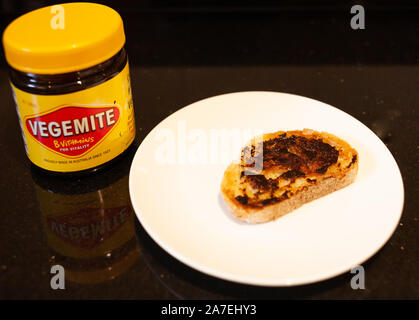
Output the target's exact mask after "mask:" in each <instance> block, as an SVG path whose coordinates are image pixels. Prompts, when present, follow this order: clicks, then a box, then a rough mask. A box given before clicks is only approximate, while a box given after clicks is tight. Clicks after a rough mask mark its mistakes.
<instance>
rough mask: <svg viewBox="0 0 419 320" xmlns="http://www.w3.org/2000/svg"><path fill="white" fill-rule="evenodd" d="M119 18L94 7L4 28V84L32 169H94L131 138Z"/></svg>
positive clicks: (42, 12) (45, 14) (52, 10)
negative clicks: (9, 91) (7, 70)
mask: <svg viewBox="0 0 419 320" xmlns="http://www.w3.org/2000/svg"><path fill="white" fill-rule="evenodd" d="M124 45H125V34H124V28H123V22H122V19H121V17H120V15H119V14H118V13H117V12H116V11H114V10H113V9H111V8H109V7H106V6H104V5H99V4H94V3H67V4H61V5H56V6H51V7H45V8H41V9H38V10H34V11H32V12H29V13H27V14H25V15H23V16H21V17H19V18H17V19H16V20H14V21H13V22H12V23H11V24H10V25H9V26H8V27H7V28H6V30H5V31H4V34H3V46H4V51H5V55H6V60H7V62H8V64H9V66H10V83H11V87H12V92H13V96H14V99H15V102H16V109H17V113H18V117H19V121H20V125H21V129H22V135H23V139H24V142H25V148H26V154H27V155H28V158H29V159H30V161H31V162H32V163H33V164H34V165H35V166H37V167H39V168H41V169H43V170H45V171H48V172H54V173H64V174H74V173H78V174H79V173H84V172H91V171H97V170H98V169H99V168H102V167H103V166H104V165H105V164H108V163H110V162H111V161H112V160H114V159H115V158H117V157H119V156H120V155H121V154H122V153H124V151H125V150H126V149H127V148H128V147H129V146H130V145H131V144H132V142H133V141H134V138H135V119H134V108H133V103H132V95H131V85H130V77H129V66H128V58H127V54H126V51H125V48H124Z"/></svg>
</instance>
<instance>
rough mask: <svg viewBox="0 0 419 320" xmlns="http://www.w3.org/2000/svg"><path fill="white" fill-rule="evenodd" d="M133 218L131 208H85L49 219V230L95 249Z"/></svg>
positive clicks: (74, 244) (84, 246)
mask: <svg viewBox="0 0 419 320" xmlns="http://www.w3.org/2000/svg"><path fill="white" fill-rule="evenodd" d="M130 217H131V207H130V206H121V207H116V208H108V209H102V208H83V209H81V210H80V211H78V212H76V213H70V214H67V215H64V216H58V217H47V219H46V221H47V225H48V228H49V230H50V231H51V232H52V233H54V234H55V235H57V236H58V237H60V238H61V239H63V240H64V241H66V242H68V243H71V244H72V245H73V246H77V247H82V248H94V247H97V246H98V245H100V244H101V243H103V242H104V241H105V240H107V239H109V238H110V237H111V236H112V235H113V234H114V233H115V232H116V231H117V230H118V229H119V228H120V227H122V226H123V225H124V224H125V222H126V221H128V219H129V218H130Z"/></svg>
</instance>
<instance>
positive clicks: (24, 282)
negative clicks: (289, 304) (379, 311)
mask: <svg viewBox="0 0 419 320" xmlns="http://www.w3.org/2000/svg"><path fill="white" fill-rule="evenodd" d="M122 15H123V17H124V21H125V28H126V31H127V39H128V40H127V41H128V42H127V49H128V54H129V57H130V61H131V77H132V86H133V95H134V96H133V98H134V105H135V112H136V122H137V138H136V141H135V145H134V146H133V147H132V148H131V149H130V150H129V152H128V153H127V154H126V156H125V157H123V158H122V159H121V160H120V161H119V162H117V163H116V164H115V165H114V166H112V167H110V168H109V169H107V170H105V171H103V172H101V173H98V174H95V175H93V176H89V177H86V178H79V179H65V180H63V179H61V180H60V179H56V178H51V177H48V176H45V175H42V174H40V173H38V172H37V171H36V170H34V169H33V168H32V167H31V165H30V163H29V161H28V160H27V158H26V155H25V152H24V146H23V142H22V139H21V136H20V129H19V125H18V120H17V116H16V112H15V107H14V104H13V100H12V96H11V92H10V88H9V84H8V74H7V69H6V66H5V63H4V61H3V62H2V63H3V64H2V67H1V69H0V96H1V97H2V102H3V103H2V106H1V108H0V119H1V125H0V154H1V157H0V164H1V168H2V170H0V189H1V193H0V194H1V200H2V206H1V209H0V217H1V223H0V239H1V240H0V298H3V299H15V298H23V299H27V298H28V299H37V298H40V299H45V298H46V299H101V298H115V299H171V298H199V299H201V298H215V299H218V298H320V299H323V298H338V299H341V298H344V299H346V298H354V299H364V298H416V299H417V298H419V278H418V272H417V271H418V266H419V246H418V244H419V241H418V231H419V221H418V219H419V215H418V208H419V206H418V196H417V195H418V192H419V185H418V177H417V174H418V166H419V155H418V153H419V139H418V138H419V135H418V132H419V130H418V126H419V121H418V120H419V117H418V116H419V115H418V112H419V110H418V104H419V89H418V88H419V86H418V85H419V81H418V80H419V77H418V76H419V66H418V62H419V50H418V34H419V28H418V22H417V21H418V11H417V10H416V11H415V10H413V11H409V12H406V11H403V12H384V13H383V12H380V11H377V12H375V13H372V14H371V15H370V16H368V18H367V25H366V26H367V27H366V30H362V31H353V30H351V29H350V26H349V20H350V14H349V9H348V10H347V13H346V12H340V11H339V12H326V13H321V12H315V11H313V12H311V13H310V12H300V11H298V10H297V11H296V12H289V11H287V12H282V11H281V10H277V11H275V10H274V12H269V10H263V11H262V12H257V13H254V12H253V13H252V12H236V11H233V12H230V11H228V12H224V13H220V12H218V13H211V12H210V13H208V12H207V13H203V12H189V13H179V12H154V11H151V12H143V13H132V12H131V13H130V12H129V10H128V9H127V10H125V11H124V10H122ZM10 18H11V16H7V17H6V18H5V19H4V20H3V21H4V23H5V22H6V21H9V20H10ZM4 23H3V24H4ZM247 90H271V91H281V92H288V93H294V94H298V95H303V96H307V97H310V98H314V99H317V100H320V101H323V102H326V103H328V104H331V105H333V106H336V107H338V108H340V109H342V110H344V111H345V112H347V113H349V114H351V115H353V116H354V117H355V118H357V119H359V120H360V121H361V122H363V123H364V124H365V125H367V126H368V127H369V128H371V129H372V130H373V131H374V132H375V133H376V134H377V135H378V136H379V137H380V138H381V139H382V140H383V141H384V142H385V143H386V145H387V146H388V148H389V149H390V151H391V152H392V154H393V155H394V157H395V159H396V161H397V163H398V164H399V166H400V169H401V172H402V176H403V181H404V186H405V206H404V210H403V215H402V218H401V223H400V225H399V227H398V228H397V230H396V231H395V233H394V235H393V236H392V237H391V239H390V240H389V241H388V243H387V244H386V245H385V246H384V247H383V248H382V250H380V251H379V253H377V254H376V255H375V256H374V257H372V258H371V259H370V260H368V261H367V262H365V263H364V267H365V270H366V289H365V290H352V289H351V287H350V278H351V274H349V273H348V274H343V275H341V276H338V277H336V278H333V279H330V280H327V281H323V282H319V283H316V284H312V285H305V286H297V287H291V288H265V287H255V286H246V285H241V284H236V283H232V282H227V281H223V280H219V279H215V278H212V277H210V276H206V275H204V274H202V273H200V272H197V271H194V270H192V269H190V268H189V267H187V266H185V265H183V264H182V263H180V262H178V261H177V260H175V259H174V258H172V257H171V256H170V255H168V254H167V253H166V252H164V251H163V250H162V249H161V248H160V247H159V246H158V245H157V244H155V243H154V242H153V240H151V238H150V237H149V236H148V235H147V234H146V232H145V231H144V229H143V228H142V227H141V225H140V224H139V223H138V221H137V219H136V218H135V215H134V213H133V211H132V208H131V205H130V199H129V194H128V180H127V179H128V173H129V166H130V163H131V159H132V157H133V155H134V153H135V150H136V148H137V147H138V145H139V144H140V143H141V141H142V139H144V137H145V136H146V135H147V133H148V132H149V131H150V130H151V129H152V128H153V127H154V126H155V125H157V124H158V123H159V122H160V121H161V120H163V119H164V118H165V117H167V116H168V115H170V114H171V113H173V112H174V111H176V110H178V109H179V108H181V107H183V106H186V105H188V104H190V103H192V102H194V101H197V100H200V99H203V98H206V97H210V96H213V95H218V94H223V93H228V92H235V91H247ZM115 208H118V209H117V210H116V209H115ZM63 209H64V210H67V212H69V215H71V214H77V217H78V219H80V220H78V221H79V222H80V221H82V223H83V222H84V223H86V222H88V223H99V222H100V219H99V220H98V218H97V217H98V216H99V215H98V210H102V211H101V212H105V214H104V215H102V217H105V218H103V219H105V220H106V219H108V218H109V219H111V218H112V217H115V215H118V217H119V220H118V222H117V223H115V225H112V227H111V228H110V229H109V230H108V231H107V232H106V233H105V234H104V235H103V236H102V237H98V238H97V239H94V240H92V241H90V242H87V243H81V242H66V241H62V240H57V238H56V237H55V236H54V234H53V230H52V229H51V228H53V227H52V224H53V223H56V224H59V223H61V222H63V221H69V220H65V219H66V217H64V218H57V219H55V220H54V219H52V220H51V219H50V217H51V216H54V213H55V212H62V211H63ZM115 210H116V211H115ZM121 210H122V211H121ZM121 212H123V214H121ZM60 219H61V220H60ZM67 219H68V217H67ZM51 221H52V222H51ZM98 221H99V222H98ZM112 221H115V220H112ZM55 264H61V265H63V266H64V268H65V270H66V277H67V280H66V288H65V290H52V289H51V287H50V280H51V276H52V275H51V273H50V268H51V266H52V265H55Z"/></svg>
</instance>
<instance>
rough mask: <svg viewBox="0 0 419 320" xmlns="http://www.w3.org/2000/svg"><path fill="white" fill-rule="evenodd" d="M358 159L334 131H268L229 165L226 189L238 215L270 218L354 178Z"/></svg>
mask: <svg viewBox="0 0 419 320" xmlns="http://www.w3.org/2000/svg"><path fill="white" fill-rule="evenodd" d="M262 151H263V152H262ZM252 160H253V161H252ZM255 160H256V161H257V160H261V161H259V163H263V167H261V168H260V169H262V170H261V171H260V170H259V171H257V168H255ZM262 160H263V162H262ZM358 162H359V158H358V153H357V152H356V150H355V149H353V148H352V147H351V146H350V145H349V144H348V143H346V142H345V141H343V140H341V139H339V138H338V137H336V136H334V135H332V134H330V133H326V132H317V131H313V130H310V129H304V130H302V131H278V132H275V133H269V134H264V135H263V136H260V137H259V138H258V139H254V140H252V141H251V142H249V143H248V144H247V145H246V146H245V147H244V148H243V149H242V152H241V161H240V163H234V162H233V163H231V164H230V165H229V166H228V168H227V169H226V171H225V173H224V177H223V181H222V183H221V193H222V195H223V197H224V200H225V202H226V203H227V205H228V207H229V208H230V210H231V212H232V214H233V215H234V216H235V217H236V218H238V219H240V220H242V221H246V222H249V223H261V222H268V221H271V220H274V219H276V218H278V217H280V216H282V215H284V214H287V213H289V212H291V211H293V210H294V209H296V208H298V207H300V206H302V205H303V204H304V203H307V202H309V201H311V200H314V199H317V198H320V197H322V196H324V195H327V194H329V193H331V192H333V191H336V190H338V189H341V188H343V187H345V186H347V185H349V184H351V183H352V182H353V181H354V180H355V177H356V174H357V172H358Z"/></svg>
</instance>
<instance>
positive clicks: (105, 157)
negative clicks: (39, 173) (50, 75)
mask: <svg viewBox="0 0 419 320" xmlns="http://www.w3.org/2000/svg"><path fill="white" fill-rule="evenodd" d="M12 90H13V93H14V98H15V102H16V106H17V112H18V116H19V120H20V126H21V129H22V135H23V139H24V142H25V148H26V154H27V155H28V157H29V159H30V160H31V161H32V162H33V163H34V164H35V165H37V166H38V167H41V168H43V169H46V170H50V171H56V172H73V171H81V170H86V169H89V168H93V167H96V166H99V165H101V164H103V163H106V162H108V161H110V160H112V159H113V158H115V157H116V156H118V155H119V154H121V153H122V152H123V151H124V150H125V149H127V147H128V146H129V145H130V144H131V142H132V141H133V140H134V137H135V119H134V108H133V104H132V98H131V86H130V78H129V67H128V63H127V65H126V66H125V68H124V69H123V70H122V71H121V72H120V73H119V74H118V75H117V76H115V77H113V78H112V79H110V80H108V81H106V82H104V83H101V84H99V85H97V86H94V87H91V88H88V89H85V90H80V91H76V92H72V93H67V94H58V95H39V94H32V93H28V92H25V91H22V90H20V89H18V88H16V87H15V86H14V85H13V84H12Z"/></svg>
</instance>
